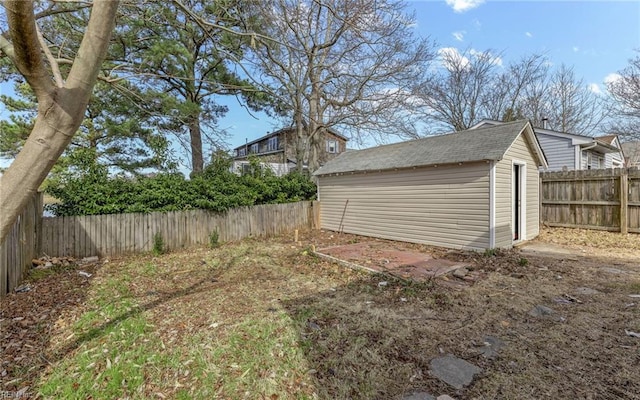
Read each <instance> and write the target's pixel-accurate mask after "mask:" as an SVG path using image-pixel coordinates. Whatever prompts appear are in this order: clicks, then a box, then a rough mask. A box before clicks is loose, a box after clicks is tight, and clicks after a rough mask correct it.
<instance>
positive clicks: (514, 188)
mask: <svg viewBox="0 0 640 400" xmlns="http://www.w3.org/2000/svg"><path fill="white" fill-rule="evenodd" d="M544 166H546V160H545V158H544V154H543V152H542V150H541V148H540V144H539V143H538V141H537V139H536V137H535V135H534V132H533V128H532V127H531V124H530V123H529V122H528V121H516V122H513V123H508V124H502V125H499V126H493V127H489V128H486V129H481V130H469V131H463V132H457V133H452V134H448V135H441V136H434V137H429V138H425V139H419V140H413V141H409V142H403V143H396V144H391V145H385V146H378V147H374V148H370V149H365V150H358V151H351V152H347V153H344V154H341V155H340V156H338V157H336V158H335V159H333V160H331V161H329V162H327V164H325V165H324V166H323V167H321V168H320V169H319V170H318V171H316V172H315V173H314V175H315V176H316V177H317V178H318V198H319V200H320V208H321V211H320V221H321V227H322V228H323V229H329V230H333V231H339V232H348V233H355V234H360V235H365V236H373V237H380V238H387V239H392V240H400V241H407V242H415V243H425V244H430V245H435V246H442V247H450V248H465V249H474V250H484V249H487V248H495V247H503V248H509V247H511V246H513V244H514V243H518V242H521V241H523V240H530V239H532V238H534V237H535V236H536V235H537V234H538V221H539V216H538V198H539V192H538V190H539V187H538V168H539V167H544Z"/></svg>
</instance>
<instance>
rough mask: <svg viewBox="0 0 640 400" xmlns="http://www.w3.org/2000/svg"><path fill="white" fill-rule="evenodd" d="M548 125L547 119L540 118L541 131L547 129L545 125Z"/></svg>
mask: <svg viewBox="0 0 640 400" xmlns="http://www.w3.org/2000/svg"><path fill="white" fill-rule="evenodd" d="M548 124H549V118H547V117H543V118H542V129H547V125H548Z"/></svg>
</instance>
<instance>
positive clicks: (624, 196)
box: [620, 168, 629, 234]
mask: <svg viewBox="0 0 640 400" xmlns="http://www.w3.org/2000/svg"><path fill="white" fill-rule="evenodd" d="M628 209H629V174H628V170H627V169H626V168H623V169H622V173H621V174H620V233H623V234H627V233H629V217H628V216H627V211H628Z"/></svg>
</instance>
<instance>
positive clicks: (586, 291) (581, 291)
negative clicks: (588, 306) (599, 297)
mask: <svg viewBox="0 0 640 400" xmlns="http://www.w3.org/2000/svg"><path fill="white" fill-rule="evenodd" d="M575 292H576V294H586V295H589V294H599V293H600V291H598V290H595V289H591V288H588V287H579V288H576V290H575Z"/></svg>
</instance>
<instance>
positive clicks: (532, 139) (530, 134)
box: [520, 122, 549, 169]
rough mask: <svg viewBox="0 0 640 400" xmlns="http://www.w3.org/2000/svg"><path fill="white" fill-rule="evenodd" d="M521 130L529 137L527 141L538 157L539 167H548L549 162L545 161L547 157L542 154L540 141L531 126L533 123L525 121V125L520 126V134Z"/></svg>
mask: <svg viewBox="0 0 640 400" xmlns="http://www.w3.org/2000/svg"><path fill="white" fill-rule="evenodd" d="M522 132H526V133H525V135H526V136H527V137H528V138H529V141H530V142H531V143H532V144H533V150H534V151H535V153H536V156H537V158H538V163H539V165H538V166H539V167H543V168H545V169H546V168H549V163H548V162H547V157H546V156H545V155H544V151H543V150H542V146H540V141H538V137H537V136H536V133H535V130H534V128H533V125H531V122H527V123H526V124H525V126H524V127H523V128H522V131H520V134H522Z"/></svg>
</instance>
